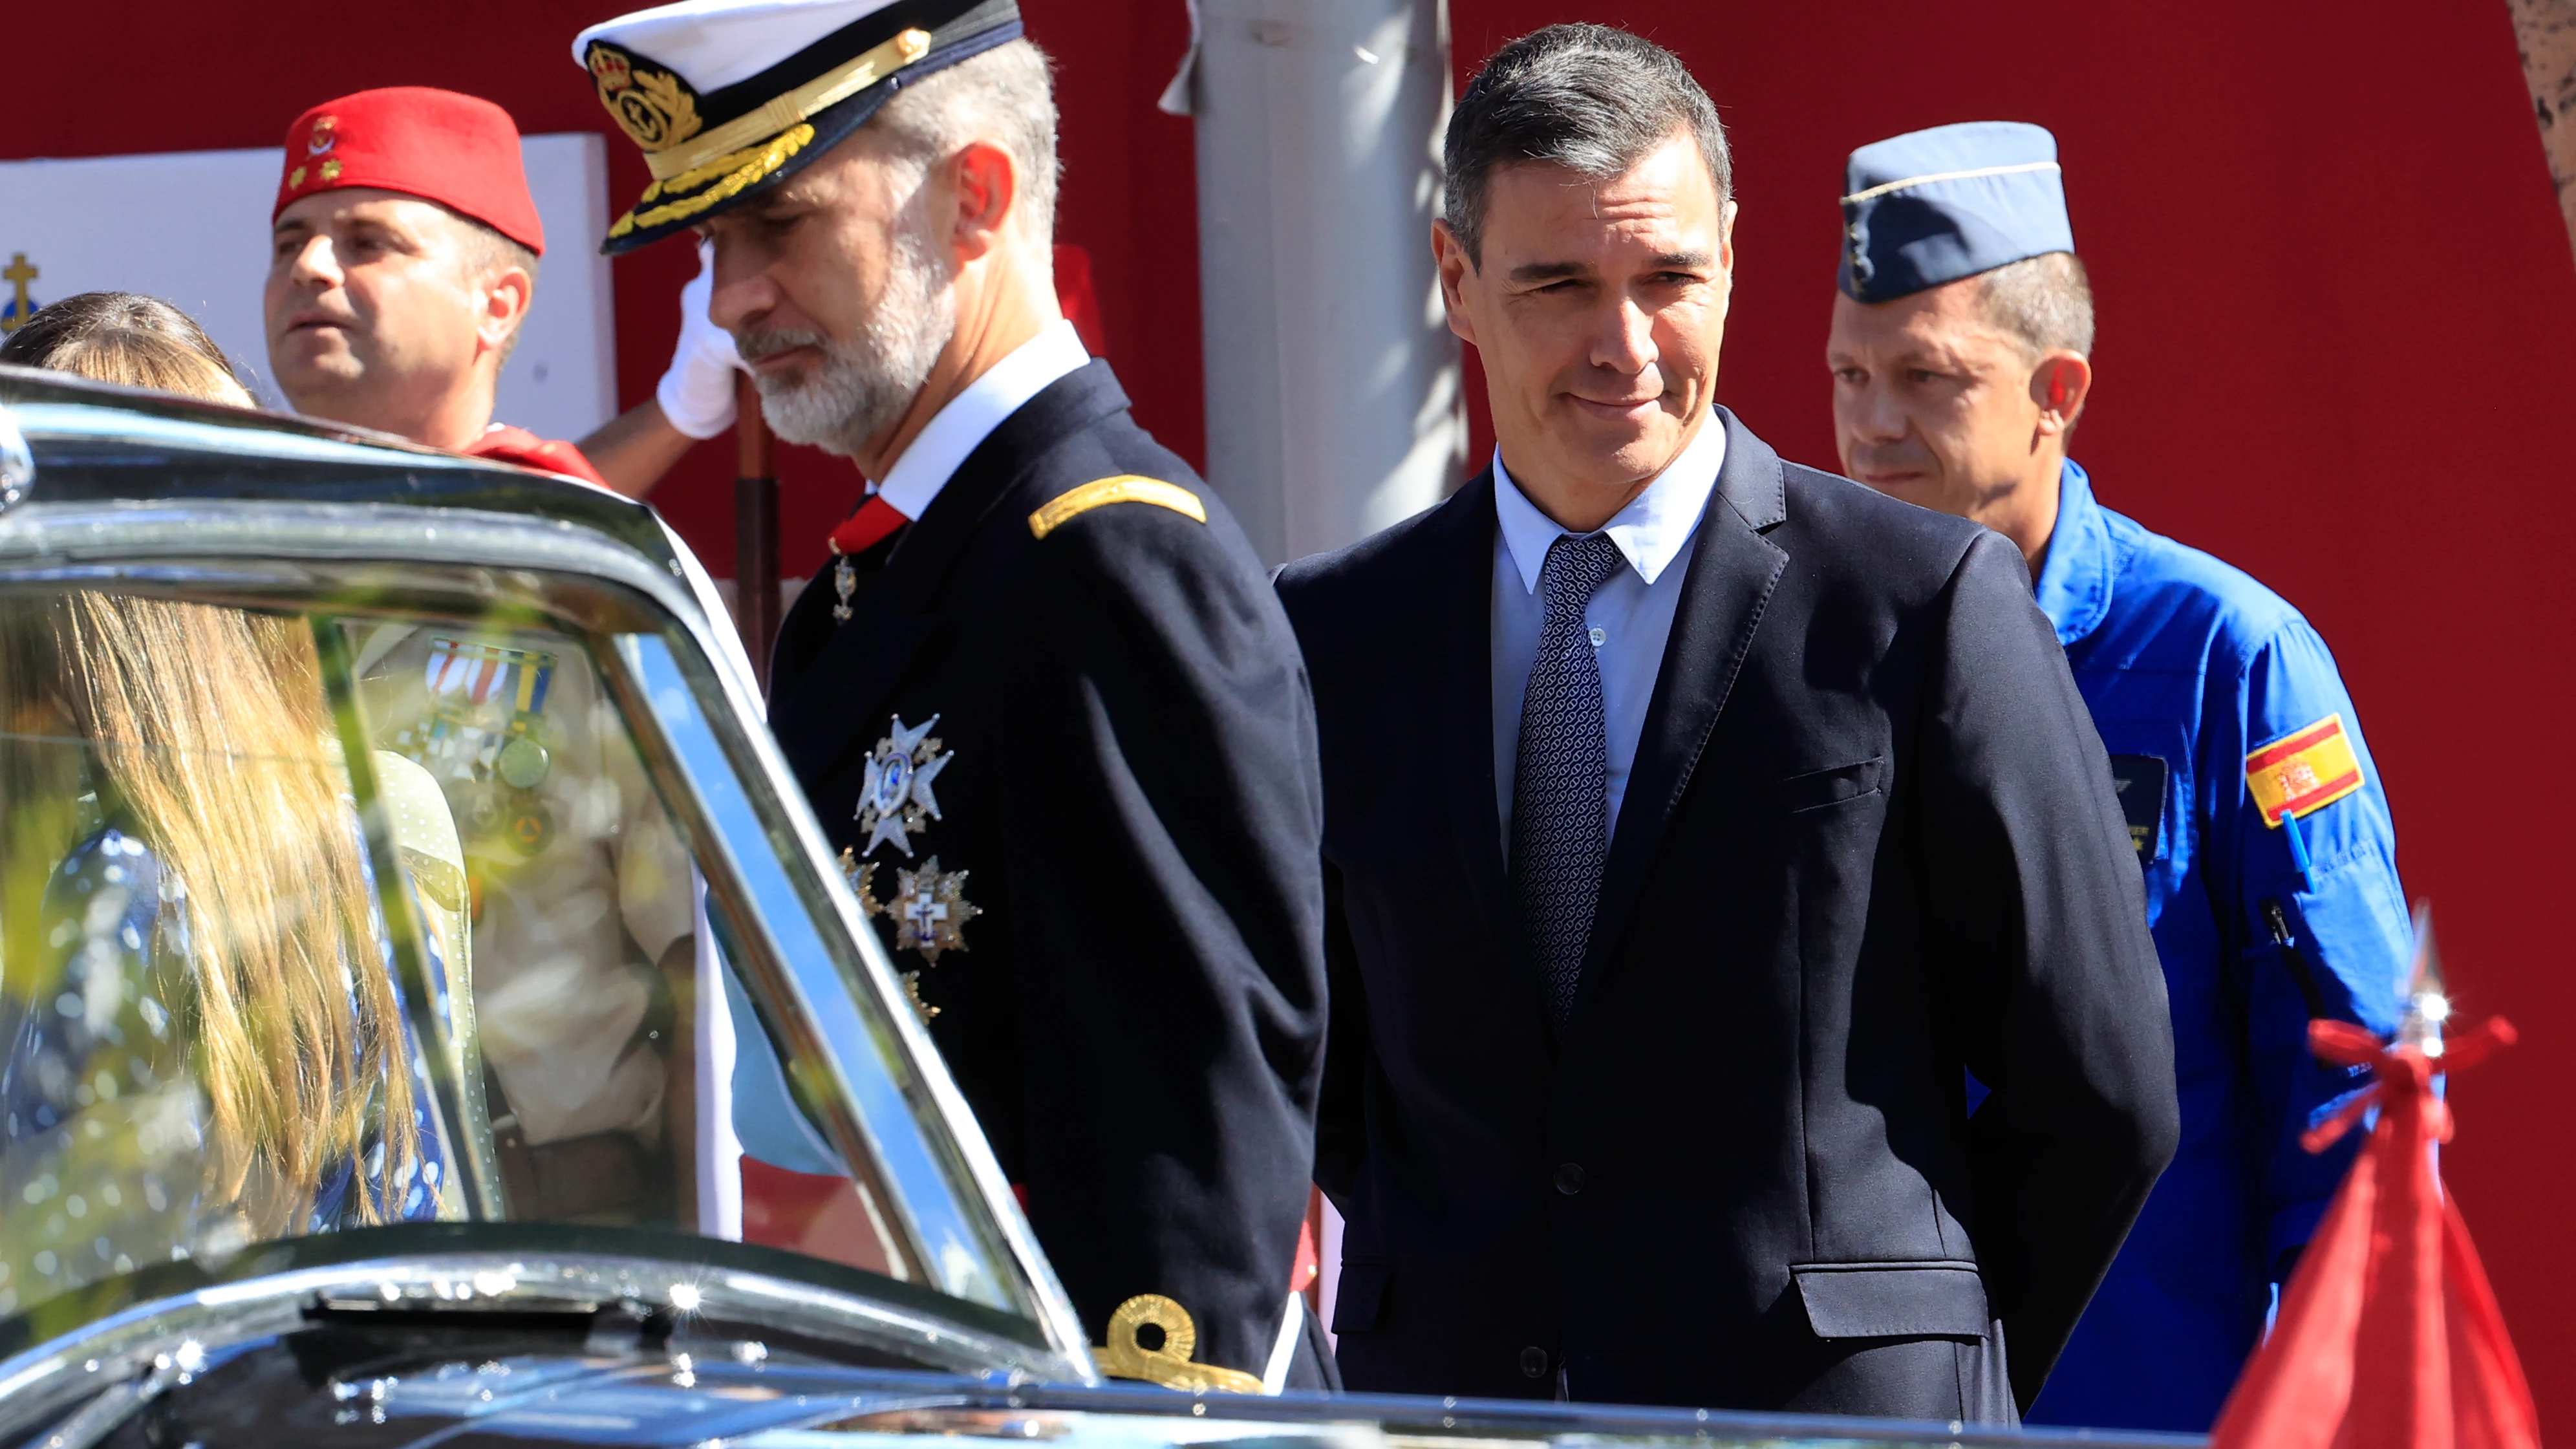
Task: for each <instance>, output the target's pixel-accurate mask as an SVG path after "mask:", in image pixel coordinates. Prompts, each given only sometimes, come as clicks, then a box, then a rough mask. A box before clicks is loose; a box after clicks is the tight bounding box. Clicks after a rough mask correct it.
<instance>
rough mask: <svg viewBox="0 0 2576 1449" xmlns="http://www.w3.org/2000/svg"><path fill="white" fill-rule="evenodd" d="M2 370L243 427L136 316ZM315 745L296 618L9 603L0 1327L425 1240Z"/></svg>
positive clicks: (85, 598)
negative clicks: (304, 1237)
mask: <svg viewBox="0 0 2576 1449" xmlns="http://www.w3.org/2000/svg"><path fill="white" fill-rule="evenodd" d="M0 361H5V362H23V363H29V364H33V365H38V366H51V367H56V368H59V369H61V370H64V371H69V372H75V373H79V374H81V375H84V376H88V377H92V378H96V379H99V380H102V381H109V382H118V383H125V384H129V385H136V386H146V387H157V388H161V389H164V390H167V391H173V392H184V393H188V394H192V395H194V396H198V397H202V398H206V399H209V400H212V401H218V402H227V403H233V404H237V405H242V406H247V405H249V402H250V398H249V396H248V394H247V393H246V392H245V391H244V390H243V389H242V387H241V384H240V382H239V380H238V378H236V377H235V376H234V375H233V373H232V371H231V369H230V368H229V366H228V365H226V364H225V362H224V361H223V357H222V354H221V353H220V352H219V351H217V350H216V349H215V348H214V345H213V344H212V343H211V342H210V341H207V340H206V338H205V334H204V333H203V332H202V331H200V330H198V329H197V327H196V325H195V324H194V323H193V322H190V321H189V320H188V319H187V318H186V317H185V316H184V315H183V314H181V313H179V312H178V311H177V309H175V308H172V307H170V306H168V304H166V303H161V302H157V301H154V300H153V299H151V298H145V297H135V296H131V295H127V294H114V293H93V294H88V295H85V296H81V297H75V298H70V299H67V300H66V301H63V302H58V303H56V304H54V306H52V307H48V308H45V309H44V310H43V311H40V312H38V313H37V314H36V315H35V317H33V318H32V319H30V321H29V322H28V324H27V326H25V327H24V328H21V329H20V330H19V331H18V332H17V333H16V334H14V335H13V336H12V337H11V338H10V339H9V342H8V344H7V345H6V346H5V347H0ZM334 737H335V731H334V730H333V729H332V722H331V719H330V717H329V711H328V707H327V705H326V704H325V703H324V695H323V690H322V685H321V678H320V669H319V663H318V659H317V656H316V653H315V649H314V644H313V639H312V635H311V633H310V631H309V626H308V625H307V624H306V623H305V621H304V620H302V619H300V618H296V617H291V616H290V617H283V618H280V617H272V616H265V615H258V614H253V613H249V612H246V611H243V610H239V609H232V608H224V607H217V606H209V605H200V604H188V603H180V602H176V601H169V600H159V599H145V598H133V597H122V596H118V595H113V594H106V593H99V592H92V591H76V592H69V593H62V594H51V595H44V596H30V597H24V598H0V821H5V826H0V882H5V886H0V890H5V894H0V949H5V958H0V960H5V967H6V983H7V989H6V990H5V991H0V1001H5V1002H6V1003H8V1007H7V1008H5V1009H7V1010H9V1012H10V1014H11V1015H12V1016H14V1017H15V1018H16V1020H15V1022H14V1026H13V1027H12V1028H11V1029H10V1030H9V1031H8V1034H7V1037H6V1038H5V1040H6V1043H7V1046H8V1058H7V1064H6V1067H5V1070H0V1194H5V1197H0V1201H5V1203H6V1205H7V1206H6V1209H5V1210H0V1313H7V1312H11V1311H16V1310H17V1309H19V1308H21V1307H24V1306H32V1305H33V1304H34V1303H35V1302H37V1301H39V1300H41V1299H42V1298H45V1297H50V1296H52V1295H53V1294H55V1293H58V1292H62V1291H65V1290H67V1289H71V1288H75V1287H78V1286H81V1285H83V1284H86V1283H89V1282H94V1281H96V1280H98V1279H101V1278H104V1277H108V1276H112V1275H114V1274H118V1273H123V1272H129V1271H132V1270H134V1269H135V1268H137V1267H141V1266H144V1265H145V1264H148V1263H151V1262H160V1261H168V1260H170V1259H173V1258H187V1257H192V1256H206V1255H215V1256H220V1255H221V1254H222V1253H223V1252H225V1251H228V1250H229V1249H231V1248H233V1247H237V1246H239V1245H241V1244H243V1243H247V1242H251V1241H257V1240H262V1239H268V1238H276V1237H287V1236H294V1235H297V1234H301V1233H307V1232H320V1231H328V1230H331V1229H335V1228H340V1227H349V1226H359V1225H365V1224H372V1223H380V1222H385V1221H393V1220H404V1219H425V1218H430V1217H434V1216H436V1215H437V1212H438V1207H439V1199H440V1189H441V1188H442V1187H443V1186H444V1185H445V1179H446V1171H445V1168H446V1162H445V1154H444V1152H443V1150H442V1148H441V1146H440V1137H441V1134H440V1133H439V1132H438V1131H437V1130H436V1125H435V1123H434V1122H433V1120H432V1117H431V1110H430V1102H431V1097H430V1093H429V1090H428V1087H427V1084H426V1081H425V1078H424V1076H423V1073H422V1070H421V1061H420V1055H421V1054H420V1052H419V1051H418V1050H417V1048H416V1046H415V1044H414V1040H413V1037H412V1035H411V1033H410V1032H409V1031H408V1030H407V1029H406V1026H405V1020H404V1014H403V1001H402V998H401V994H400V991H399V989H398V987H397V986H396V984H395V982H394V979H393V972H392V970H391V961H390V958H389V955H388V953H387V950H386V945H385V936H386V933H385V931H384V928H383V924H382V920H381V917H380V916H379V915H378V913H377V911H376V908H375V886H374V879H373V876H372V873H371V871H370V868H369V865H368V862H367V859H366V855H365V852H364V850H363V848H362V845H361V841H360V836H359V831H358V827H357V822H356V820H355V817H354V815H353V813H352V810H351V806H350V803H349V800H348V798H347V796H346V794H345V793H344V776H343V774H342V770H341V766H340V764H339V760H338V756H337V752H336V751H335V750H334V748H333V747H332V745H331V744H330V741H331V740H332V739H333V738H334ZM38 872H41V880H39V879H38ZM434 949H435V946H434V942H433V950H434ZM431 975H432V979H433V980H434V981H444V979H445V977H444V972H443V968H439V967H437V966H436V965H435V963H434V966H433V970H432V973H431ZM435 1005H436V1006H437V1007H438V1008H440V1009H442V1010H444V1009H446V1007H447V1003H445V1002H444V1001H441V1002H438V1003H435ZM0 1024H6V1023H5V1022H0Z"/></svg>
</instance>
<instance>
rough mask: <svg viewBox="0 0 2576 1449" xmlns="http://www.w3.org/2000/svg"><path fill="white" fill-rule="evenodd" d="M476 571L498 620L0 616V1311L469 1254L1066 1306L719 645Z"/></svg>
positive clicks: (203, 614)
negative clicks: (806, 840) (715, 1245)
mask: <svg viewBox="0 0 2576 1449" xmlns="http://www.w3.org/2000/svg"><path fill="white" fill-rule="evenodd" d="M456 572H457V573H458V575H459V582H458V584H457V587H459V588H460V589H461V588H465V587H467V586H469V585H470V586H473V587H477V588H480V589H481V590H482V591H483V593H484V594H485V596H486V600H485V603H484V605H483V606H482V607H479V608H475V609H470V610H467V609H459V608H457V607H455V606H454V605H453V603H452V601H451V602H450V603H449V604H447V605H444V606H440V607H430V606H428V605H424V606H422V607H420V608H417V609H411V610H406V609H404V608H401V607H397V606H394V605H390V604H388V603H387V602H386V598H387V597H388V596H387V595H386V594H384V593H383V592H381V591H379V592H377V593H376V594H374V595H373V596H371V597H370V598H369V599H368V601H367V604H366V606H365V607H364V608H363V609H359V608H353V607H350V606H349V605H348V603H347V600H348V598H349V597H350V595H349V592H348V591H347V590H341V591H340V592H338V593H337V594H335V595H334V598H335V603H334V604H333V605H331V606H328V607H325V606H320V605H315V604H310V603H306V604H301V605H299V604H297V603H296V602H295V601H293V600H292V599H289V600H286V601H283V602H281V601H279V600H278V599H276V598H274V597H270V598H264V599H255V600H252V601H249V602H224V601H221V594H220V592H218V593H216V594H213V595H209V594H208V593H207V592H206V591H205V590H204V589H202V588H201V589H199V590H197V591H196V592H195V593H193V594H189V595H185V596H181V595H174V594H170V593H166V592H149V591H133V592H128V591H124V590H123V589H121V588H120V587H79V588H52V589H46V590H42V591H36V592H27V591H18V592H9V593H5V594H0V716H5V717H0V1045H5V1051H6V1059H5V1064H0V1318H8V1317H11V1316H16V1315H25V1314H27V1313H29V1312H30V1311H31V1310H35V1309H37V1308H39V1307H40V1306H41V1305H44V1304H46V1303H48V1302H49V1301H53V1300H58V1299H62V1298H64V1297H65V1295H74V1294H80V1293H83V1292H84V1291H85V1290H91V1289H93V1287H94V1286H95V1285H102V1284H107V1283H111V1282H114V1281H117V1280H121V1279H126V1278H128V1276H129V1275H137V1274H139V1273H143V1272H144V1271H145V1270H149V1269H160V1268H163V1267H164V1265H171V1264H186V1265H195V1267H196V1268H197V1269H198V1270H200V1271H202V1272H206V1273H220V1272H221V1271H222V1270H223V1268H224V1266H225V1265H227V1264H229V1263H232V1262H233V1261H234V1260H235V1259H236V1258H237V1257H238V1256H239V1255H241V1254H242V1253H243V1251H244V1250H245V1249H246V1248H248V1247H249V1246H251V1245H254V1244H260V1243H267V1242H274V1241H278V1240H284V1239H296V1238H303V1237H308V1236H310V1235H316V1234H331V1233H338V1232H343V1231H346V1230H350V1229H356V1228H378V1227H398V1226H400V1225H405V1224H428V1223H436V1222H455V1221H483V1222H503V1223H554V1224H576V1225H585V1226H588V1227H592V1228H596V1229H599V1230H601V1232H602V1233H603V1234H604V1235H607V1237H615V1236H616V1231H617V1230H635V1231H636V1232H639V1233H653V1234H665V1235H667V1234H670V1233H675V1232H676V1233H683V1234H693V1235H697V1236H699V1237H703V1238H716V1239H725V1240H731V1241H738V1242H742V1243H747V1244H754V1245H765V1246H767V1247H771V1248H777V1249H785V1250H788V1251H790V1252H793V1253H796V1254H801V1255H805V1256H807V1257H810V1258H816V1259H823V1260H828V1261H830V1262H833V1263H837V1264H840V1265H846V1266H847V1267H855V1268H858V1269H863V1270H865V1271H867V1272H869V1273H873V1274H878V1275H882V1276H883V1277H884V1278H888V1279H893V1280H898V1281H902V1282H906V1283H912V1284H917V1285H921V1286H926V1287H928V1288H931V1289H935V1290H937V1291H940V1292H943V1293H947V1294H949V1295H952V1296H954V1297H957V1298H961V1299H965V1300H967V1301H969V1302H973V1303H978V1304H981V1305H984V1306H986V1307H990V1308H996V1309H1001V1310H1003V1311H1005V1312H1008V1313H1011V1314H1013V1315H1016V1316H1020V1317H1024V1318H1036V1317H1039V1316H1040V1314H1039V1312H1038V1306H1037V1305H1035V1304H1033V1302H1032V1301H1031V1294H1032V1293H1033V1292H1034V1291H1035V1290H1033V1289H1032V1288H1031V1286H1030V1285H1029V1283H1028V1281H1027V1275H1026V1274H1025V1273H1024V1272H1022V1271H1020V1270H1017V1269H1014V1268H1013V1267H1012V1266H1011V1263H1012V1261H1013V1260H1012V1256H1011V1253H1010V1250H1009V1248H1008V1245H1007V1243H1006V1242H1004V1241H1003V1240H1002V1238H1001V1234H1002V1232H1003V1231H1004V1229H1002V1228H999V1227H997V1226H996V1223H995V1220H994V1215H993V1213H992V1212H991V1211H990V1210H989V1208H988V1207H987V1206H986V1203H987V1201H988V1198H987V1195H986V1194H987V1191H988V1190H986V1189H979V1188H978V1187H977V1185H976V1182H977V1177H976V1173H977V1171H978V1169H977V1168H976V1167H975V1166H974V1158H973V1157H972V1156H971V1154H972V1153H973V1152H976V1151H980V1145H979V1144H968V1145H961V1144H960V1143H958V1142H957V1141H955V1140H952V1139H951V1138H950V1137H949V1136H948V1135H947V1134H946V1132H945V1128H944V1126H943V1119H942V1118H941V1115H940V1113H939V1112H938V1111H937V1110H936V1109H935V1102H936V1100H937V1094H938V1092H939V1091H940V1090H942V1088H940V1087H938V1086H937V1085H935V1084H930V1083H925V1082H923V1081H922V1080H920V1079H919V1073H918V1071H917V1070H916V1067H915V1065H914V1064H915V1062H916V1060H917V1057H918V1056H919V1055H920V1054H922V1049H921V1048H920V1047H919V1046H918V1038H917V1037H916V1038H913V1045H911V1046H909V1047H907V1046H905V1045H904V1041H903V1039H904V1038H905V1037H906V1036H907V1033H906V1031H904V1030H903V1029H901V1028H899V1027H898V1025H897V1024H896V1023H895V1021H894V1020H893V1019H892V1014H893V1013H894V1012H899V1011H901V1010H903V1009H904V1008H903V1007H902V1005H901V998H900V996H899V995H896V994H889V993H888V992H887V991H886V990H885V989H884V988H882V987H881V986H878V989H875V990H872V989H870V988H871V986H874V985H877V983H874V982H872V981H871V980H870V978H869V975H868V972H867V969H866V967H865V966H864V965H863V964H862V962H861V957H860V952H861V951H862V950H863V949H864V948H862V947H859V946H857V945H856V944H855V942H854V941H853V940H852V939H851V933H849V932H848V931H846V930H845V929H843V923H842V922H841V921H840V920H838V919H836V912H837V911H838V910H839V909H841V908H842V907H841V906H839V905H838V904H837V903H836V902H835V900H834V899H833V895H832V893H831V891H830V890H829V889H828V888H825V887H822V886H821V883H820V876H821V872H820V871H819V870H818V869H815V868H814V867H813V866H812V865H811V864H810V862H809V863H807V864H806V865H805V866H804V867H803V875H802V876H801V877H800V876H799V874H798V869H799V867H798V864H797V863H798V860H799V858H800V851H799V841H798V838H797V835H796V830H795V827H794V823H793V821H792V820H789V819H787V818H786V817H785V816H784V815H783V814H782V812H781V811H780V810H779V809H778V808H777V807H776V802H775V801H763V800H761V799H760V798H758V796H759V789H758V784H757V781H756V780H755V781H751V782H749V783H747V782H746V779H745V774H746V772H745V770H744V769H743V768H742V765H743V751H744V750H745V749H746V748H748V746H746V745H745V744H744V742H743V740H742V738H741V737H740V736H741V734H742V732H741V731H740V730H739V728H738V727H735V728H734V730H733V733H732V734H731V735H728V733H727V724H726V721H727V718H728V717H727V716H726V709H727V707H726V706H725V704H724V702H723V698H724V696H723V691H722V690H721V688H720V687H719V686H718V685H716V684H715V683H714V682H713V681H714V679H715V675H714V672H713V670H712V667H711V666H710V664H709V662H708V660H707V658H706V656H705V655H704V654H702V653H700V652H698V651H697V650H696V649H695V647H694V646H693V645H691V644H690V643H689V640H688V638H687V636H686V635H685V634H683V633H682V632H681V631H679V630H678V629H677V628H676V627H674V626H669V625H668V621H667V618H658V619H657V616H656V615H655V614H654V613H653V612H652V611H651V610H649V609H647V608H645V607H643V606H642V605H640V604H639V603H638V602H637V601H636V600H634V599H633V598H631V597H626V598H625V599H624V602H623V603H622V604H617V603H615V602H614V600H612V601H611V603H605V604H604V603H599V602H597V600H596V599H594V602H593V604H592V605H591V606H590V607H591V613H592V615H593V616H595V617H594V618H593V619H592V620H590V621H589V622H587V623H584V622H568V621H567V620H566V619H565V618H564V617H562V615H561V614H559V613H549V611H548V610H547V609H545V608H542V607H538V606H537V605H538V604H542V603H543V601H544V600H546V599H547V598H548V596H549V594H548V591H549V589H550V588H552V587H553V586H552V585H550V584H548V583H547V582H546V581H545V580H543V579H540V578H538V577H537V576H535V575H531V574H525V573H521V574H517V575H515V576H514V577H515V579H516V580H517V588H518V591H519V592H520V594H521V595H522V600H521V602H519V603H517V604H507V605H502V604H493V603H491V602H490V598H489V596H490V594H491V592H492V589H491V585H490V583H489V581H488V580H485V581H483V582H482V583H480V584H477V583H476V582H475V580H474V579H473V578H472V577H471V576H470V575H471V571H456ZM590 593H591V594H592V595H594V596H599V597H602V598H605V597H608V596H609V595H610V594H613V593H614V591H603V590H600V589H598V588H595V587H594V588H592V589H591V590H590ZM529 600H534V601H536V603H535V604H532V603H530V602H528V601H529ZM612 605H613V606H612ZM806 854H810V852H806ZM711 906H712V907H713V909H712V910H711V909H710V907H711ZM818 982H819V983H822V985H821V986H820V987H818V986H817V983H818ZM379 1236H381V1235H379Z"/></svg>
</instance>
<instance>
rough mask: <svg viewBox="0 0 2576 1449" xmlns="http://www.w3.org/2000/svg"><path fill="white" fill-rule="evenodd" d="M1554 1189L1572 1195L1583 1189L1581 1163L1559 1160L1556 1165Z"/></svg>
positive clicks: (1568, 1195)
mask: <svg viewBox="0 0 2576 1449" xmlns="http://www.w3.org/2000/svg"><path fill="white" fill-rule="evenodd" d="M1556 1190H1557V1191H1558V1192H1561V1193H1564V1194H1565V1195H1566V1196H1567V1197H1572V1196H1574V1195H1575V1194H1576V1193H1578V1192H1581V1191H1583V1164H1582V1163H1580V1162H1560V1163H1558V1164H1557V1165H1556Z"/></svg>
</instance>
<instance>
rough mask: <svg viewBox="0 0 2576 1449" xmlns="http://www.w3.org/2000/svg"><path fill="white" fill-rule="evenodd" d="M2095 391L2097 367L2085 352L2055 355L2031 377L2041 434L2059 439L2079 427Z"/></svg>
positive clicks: (2048, 356)
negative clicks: (2088, 396) (2087, 400)
mask: <svg viewBox="0 0 2576 1449" xmlns="http://www.w3.org/2000/svg"><path fill="white" fill-rule="evenodd" d="M2092 390H2093V364H2092V362H2091V361H2090V360H2089V359H2087V358H2086V357H2085V356H2084V354H2083V353H2081V352H2051V353H2047V354H2044V355H2043V356H2041V358H2040V359H2039V366H2037V367H2036V368H2033V369H2032V370H2031V374H2030V400H2031V401H2032V402H2034V403H2036V404H2038V405H2039V435H2040V436H2041V437H2043V438H2046V437H2055V436H2057V435H2059V434H2062V433H2064V432H2065V431H2066V430H2067V429H2068V428H2071V427H2073V426H2075V419H2076V416H2077V415H2078V414H2079V413H2082V412H2083V411H2084V398H2085V395H2086V394H2088V393H2090V392H2091V391H2092Z"/></svg>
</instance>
